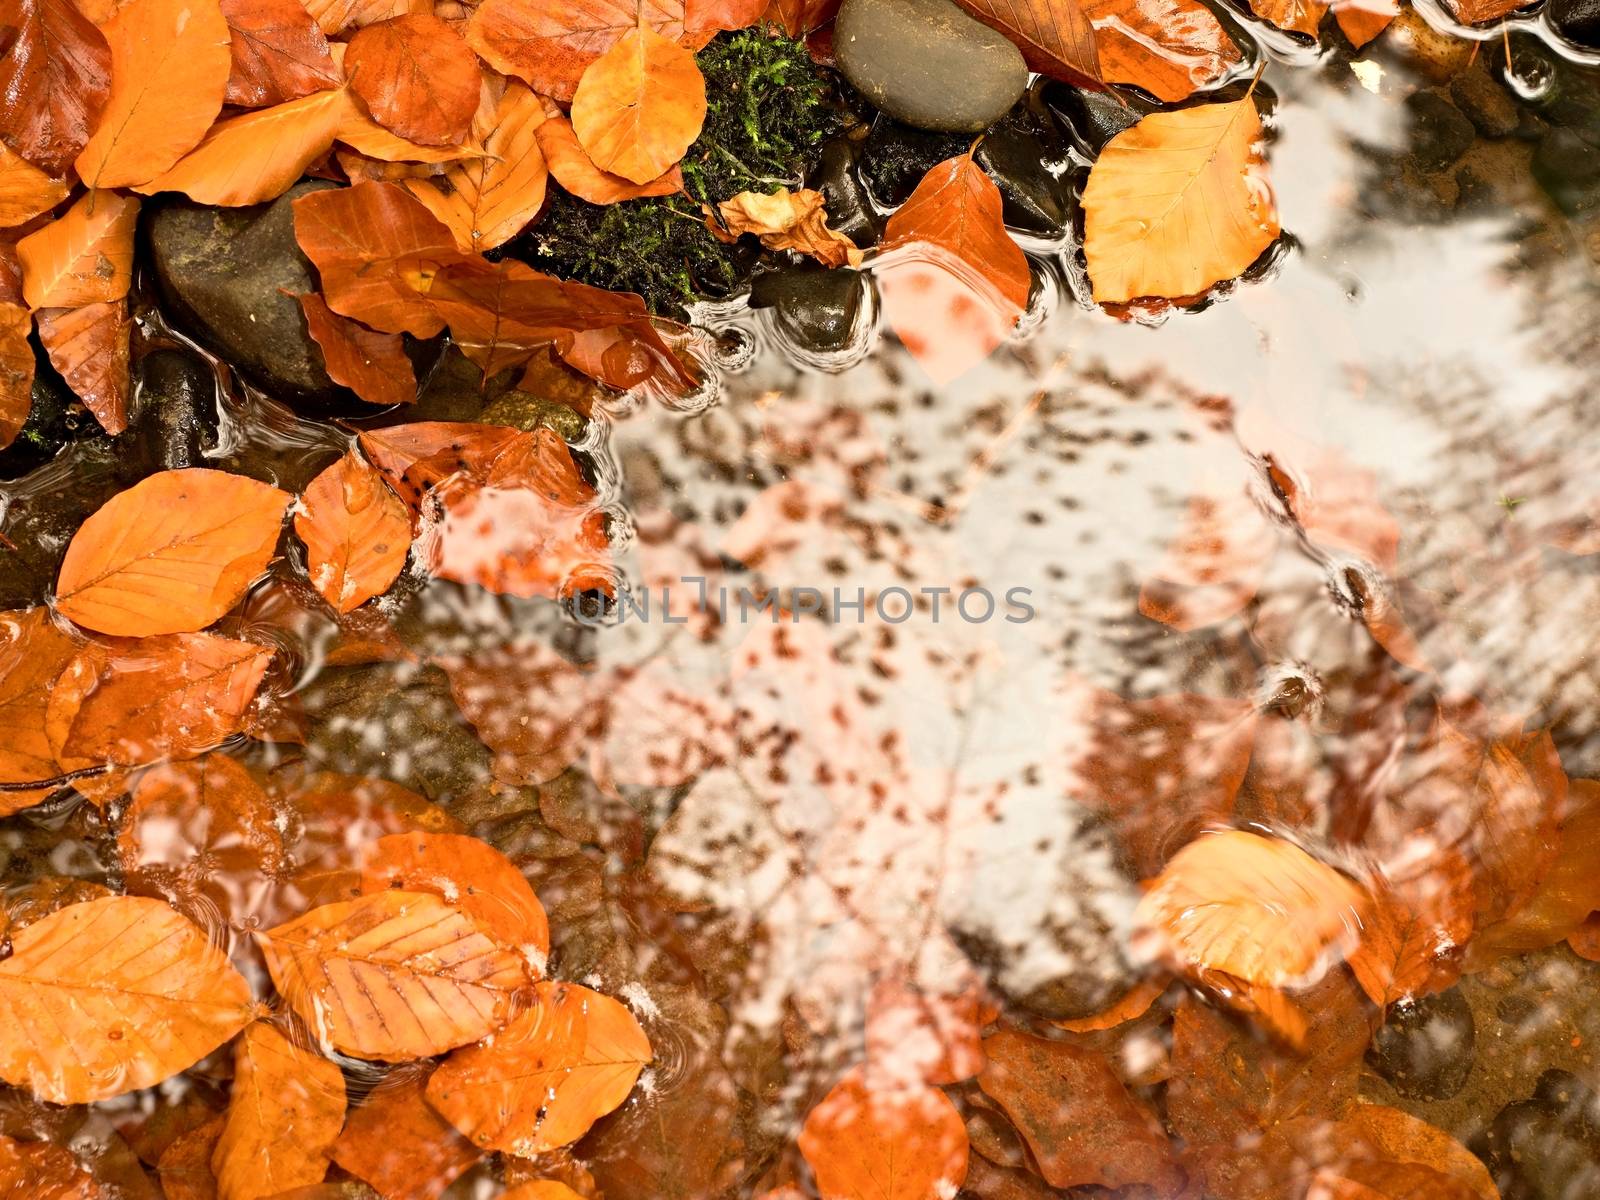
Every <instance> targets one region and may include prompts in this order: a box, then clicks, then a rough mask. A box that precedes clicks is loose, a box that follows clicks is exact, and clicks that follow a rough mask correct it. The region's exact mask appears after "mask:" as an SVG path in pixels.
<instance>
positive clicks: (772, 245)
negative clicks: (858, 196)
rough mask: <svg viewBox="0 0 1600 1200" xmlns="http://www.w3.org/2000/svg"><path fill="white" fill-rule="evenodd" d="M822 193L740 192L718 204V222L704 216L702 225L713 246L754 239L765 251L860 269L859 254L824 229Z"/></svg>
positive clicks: (848, 242)
mask: <svg viewBox="0 0 1600 1200" xmlns="http://www.w3.org/2000/svg"><path fill="white" fill-rule="evenodd" d="M823 204H824V201H823V196H822V193H821V192H814V191H810V190H808V189H806V188H801V189H800V190H799V191H798V192H791V191H790V190H789V189H788V188H779V189H778V190H777V191H776V192H774V193H773V194H772V195H770V196H768V195H764V194H763V193H761V192H740V193H739V194H738V195H737V196H734V197H733V198H732V199H730V200H724V201H723V202H722V203H721V204H719V205H717V212H718V213H719V214H720V215H721V218H722V219H721V220H720V221H719V220H717V219H716V217H714V216H712V215H711V214H710V213H709V212H708V213H707V215H706V225H707V226H708V227H709V228H710V230H711V232H712V234H713V235H714V236H715V237H716V238H717V240H718V241H722V242H735V241H737V240H738V239H739V236H740V235H741V234H746V233H750V234H754V235H755V236H756V237H757V238H759V239H760V240H761V244H762V245H763V246H765V247H766V248H767V249H768V250H793V251H794V252H796V253H797V254H806V255H809V256H810V257H812V258H814V259H816V260H817V261H818V262H820V263H822V264H823V265H824V266H827V267H842V266H845V265H846V264H849V265H850V266H852V267H859V266H860V265H861V260H862V257H863V256H862V253H861V251H860V250H858V249H856V244H855V243H854V242H852V241H851V240H850V239H849V238H847V237H845V235H844V234H842V233H839V232H838V231H836V230H832V229H829V228H828V214H827V211H826V210H825V209H824V207H823Z"/></svg>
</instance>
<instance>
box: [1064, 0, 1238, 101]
mask: <svg viewBox="0 0 1600 1200" xmlns="http://www.w3.org/2000/svg"><path fill="white" fill-rule="evenodd" d="M1084 11H1085V12H1086V13H1087V14H1088V16H1089V20H1090V21H1091V22H1092V23H1093V25H1094V36H1095V43H1096V46H1097V48H1098V50H1099V55H1100V71H1101V75H1102V76H1103V77H1104V78H1105V79H1106V80H1107V81H1108V82H1112V83H1129V84H1133V85H1134V86H1135V87H1140V88H1143V89H1144V90H1145V91H1147V92H1149V93H1150V94H1151V95H1152V96H1155V97H1156V98H1157V99H1158V100H1162V101H1164V102H1166V103H1168V104H1171V103H1175V102H1177V101H1179V100H1186V99H1188V97H1189V96H1191V95H1193V94H1194V93H1195V92H1196V91H1197V90H1200V89H1203V88H1209V87H1212V86H1214V85H1216V84H1218V83H1221V82H1222V80H1223V79H1225V78H1226V77H1227V75H1228V73H1229V72H1230V71H1231V70H1233V68H1235V67H1237V66H1238V65H1239V64H1240V63H1241V62H1243V61H1244V55H1243V54H1242V53H1241V51H1240V50H1239V47H1238V46H1237V45H1236V44H1235V43H1234V40H1233V39H1232V38H1231V37H1229V36H1228V31H1227V30H1226V29H1224V28H1223V27H1222V23H1221V22H1220V21H1218V20H1217V18H1216V16H1215V15H1214V14H1213V13H1212V12H1211V10H1210V9H1208V8H1206V7H1205V6H1204V5H1203V4H1200V3H1198V2H1197V0H1140V2H1138V3H1132V2H1130V0H1085V3H1084Z"/></svg>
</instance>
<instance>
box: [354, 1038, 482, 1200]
mask: <svg viewBox="0 0 1600 1200" xmlns="http://www.w3.org/2000/svg"><path fill="white" fill-rule="evenodd" d="M428 1076H429V1073H428V1072H426V1071H418V1070H411V1069H407V1068H401V1069H399V1070H397V1071H395V1072H394V1073H392V1074H390V1075H388V1076H386V1077H385V1078H384V1079H383V1081H382V1082H381V1083H379V1084H378V1086H377V1087H375V1088H374V1089H373V1090H372V1093H371V1094H370V1095H369V1096H368V1097H367V1098H366V1100H365V1101H363V1102H362V1104H361V1106H360V1107H359V1108H356V1109H355V1110H353V1111H352V1112H351V1113H350V1119H349V1120H348V1121H346V1122H345V1127H344V1132H343V1133H341V1134H340V1135H339V1140H338V1141H337V1142H335V1143H334V1145H333V1151H332V1157H333V1161H334V1162H336V1163H338V1164H339V1165H340V1166H341V1167H343V1168H344V1169H345V1170H346V1171H348V1172H349V1173H350V1174H352V1175H354V1176H355V1177H356V1178H357V1179H362V1180H365V1181H366V1182H367V1183H370V1184H371V1185H372V1186H373V1187H375V1188H377V1189H378V1191H379V1192H380V1193H381V1194H382V1195H384V1196H386V1197H388V1200H438V1198H439V1196H440V1195H441V1194H442V1193H443V1192H444V1190H445V1189H446V1188H447V1187H449V1186H450V1184H451V1183H452V1182H453V1181H454V1180H455V1178H456V1177H457V1176H458V1175H460V1174H461V1173H462V1172H463V1171H465V1170H466V1169H467V1168H468V1167H470V1166H472V1164H473V1163H475V1162H477V1161H478V1160H479V1159H481V1158H482V1157H483V1152H482V1151H481V1150H479V1149H477V1148H476V1147H475V1146H473V1144H472V1143H471V1142H469V1141H467V1139H466V1138H464V1137H462V1136H461V1134H460V1133H458V1132H457V1131H456V1128H455V1126H454V1125H451V1124H450V1122H448V1121H446V1120H445V1119H444V1118H443V1117H441V1116H440V1115H439V1114H438V1113H436V1112H435V1111H434V1110H433V1106H432V1105H430V1104H429V1103H428V1101H427V1098H426V1096H425V1095H424V1092H425V1089H426V1088H427V1085H428Z"/></svg>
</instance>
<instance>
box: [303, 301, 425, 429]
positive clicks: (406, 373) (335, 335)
mask: <svg viewBox="0 0 1600 1200" xmlns="http://www.w3.org/2000/svg"><path fill="white" fill-rule="evenodd" d="M297 299H298V300H299V301H300V310H301V312H303V313H304V314H305V318H306V332H307V333H309V334H310V335H311V339H312V340H313V341H314V342H316V343H317V348H318V349H320V350H321V351H322V359H323V363H324V364H325V365H326V367H327V370H328V377H329V378H331V379H332V380H333V381H334V382H335V383H338V384H342V385H343V386H345V387H347V388H349V389H350V390H351V391H353V392H354V393H355V394H356V395H358V396H360V397H361V398H362V399H363V400H365V401H366V402H367V403H368V404H382V405H385V406H388V405H394V404H410V403H412V402H413V401H415V400H416V398H417V376H416V369H415V368H414V367H413V366H412V365H411V359H410V357H409V356H408V355H407V354H406V352H405V343H404V342H403V341H402V340H401V338H400V335H399V334H397V333H379V332H377V331H376V330H373V329H368V328H367V327H366V326H365V325H363V324H361V323H360V322H359V321H352V320H351V319H350V318H348V317H341V316H339V314H337V313H335V312H334V311H333V310H332V309H330V308H329V307H328V304H327V301H325V300H324V299H323V298H322V297H321V296H319V295H317V293H315V292H305V293H303V294H302V295H300V296H299V297H297Z"/></svg>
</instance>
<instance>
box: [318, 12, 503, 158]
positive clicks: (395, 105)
mask: <svg viewBox="0 0 1600 1200" xmlns="http://www.w3.org/2000/svg"><path fill="white" fill-rule="evenodd" d="M344 71H345V75H346V76H347V77H348V78H349V80H350V90H351V91H352V92H354V93H355V94H356V95H357V96H359V97H360V98H361V102H362V103H363V104H365V105H366V107H367V112H368V113H370V114H371V115H372V119H373V120H374V121H376V122H378V124H380V125H382V126H383V127H384V128H385V129H388V130H390V131H391V132H393V133H395V134H398V135H399V136H400V137H403V138H405V139H406V140H407V141H410V142H417V143H420V144H421V145H424V146H454V145H458V144H459V143H460V142H461V141H463V140H464V139H465V138H466V136H467V129H468V127H469V126H470V125H471V123H472V114H473V113H475V112H476V111H477V109H478V92H479V79H480V76H479V72H478V60H477V59H476V58H475V57H473V54H472V51H471V50H469V49H468V48H467V44H466V43H465V42H464V41H462V40H461V36H460V35H459V34H458V33H456V31H455V30H454V29H453V28H451V26H450V25H448V24H446V23H445V22H444V21H441V20H440V19H439V18H438V17H436V16H434V15H432V14H431V13H407V14H406V15H405V16H400V17H395V18H394V19H392V20H388V21H380V22H378V23H377V24H375V25H367V26H365V27H363V28H362V29H361V30H359V31H358V32H357V33H356V35H355V36H354V37H353V38H351V39H350V46H349V49H348V50H347V51H346V52H345V56H344Z"/></svg>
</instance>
